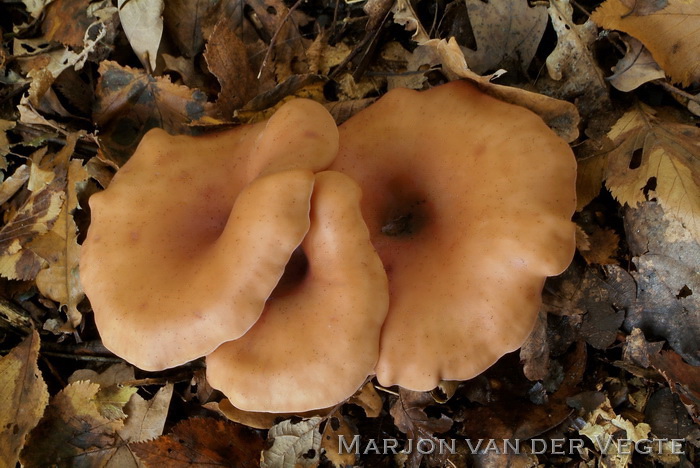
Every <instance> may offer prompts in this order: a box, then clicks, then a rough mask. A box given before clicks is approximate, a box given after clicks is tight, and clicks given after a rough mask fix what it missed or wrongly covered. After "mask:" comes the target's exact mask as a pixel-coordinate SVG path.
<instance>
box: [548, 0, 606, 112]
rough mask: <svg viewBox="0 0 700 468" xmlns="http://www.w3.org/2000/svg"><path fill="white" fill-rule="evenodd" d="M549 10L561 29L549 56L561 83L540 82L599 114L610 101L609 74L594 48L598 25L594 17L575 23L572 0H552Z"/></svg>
mask: <svg viewBox="0 0 700 468" xmlns="http://www.w3.org/2000/svg"><path fill="white" fill-rule="evenodd" d="M547 11H548V13H549V16H550V18H551V19H552V25H553V26H554V30H555V31H556V33H557V46H556V47H555V49H554V51H552V53H551V54H550V55H549V57H547V60H546V64H547V72H548V74H549V77H550V78H551V79H552V80H554V81H555V82H561V83H557V84H555V83H551V82H548V81H547V80H540V82H539V83H538V86H539V88H540V89H543V90H546V91H547V92H548V94H552V95H555V96H556V97H558V98H561V99H570V98H577V100H578V101H577V103H578V107H579V110H580V112H581V113H582V114H583V115H585V116H590V115H593V114H597V113H598V111H599V110H600V109H601V108H602V107H607V106H608V104H609V102H608V88H607V84H606V82H605V78H604V76H603V73H602V71H601V70H600V68H599V67H598V64H597V62H596V60H595V59H594V57H593V54H592V52H591V45H592V43H593V41H594V40H595V39H596V37H597V35H598V29H597V27H596V25H595V24H594V23H593V22H592V21H591V20H588V21H586V22H585V23H583V24H581V25H578V24H576V23H574V21H573V19H572V15H573V7H572V6H571V3H570V2H569V0H552V1H551V2H550V6H549V8H547Z"/></svg>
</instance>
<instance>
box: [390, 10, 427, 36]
mask: <svg viewBox="0 0 700 468" xmlns="http://www.w3.org/2000/svg"><path fill="white" fill-rule="evenodd" d="M391 11H392V13H393V14H394V22H395V23H398V24H400V25H402V26H403V27H404V28H406V30H407V31H413V40H414V41H416V42H417V43H418V44H423V43H425V42H426V41H428V40H429V39H430V36H429V35H428V33H427V32H426V31H425V29H424V28H423V25H422V24H421V22H420V21H419V20H418V18H417V17H416V12H415V11H413V7H412V6H411V2H410V1H408V0H398V1H396V2H394V6H393V7H392V9H391Z"/></svg>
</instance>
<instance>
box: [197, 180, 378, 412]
mask: <svg viewBox="0 0 700 468" xmlns="http://www.w3.org/2000/svg"><path fill="white" fill-rule="evenodd" d="M360 195H361V194H360V190H359V188H358V187H357V184H355V183H354V182H353V181H352V180H350V179H349V178H348V177H346V176H344V175H342V174H339V173H336V172H322V173H320V174H317V175H316V185H315V187H314V192H313V197H312V200H311V228H310V230H309V233H308V234H307V236H306V238H305V239H304V242H303V244H302V248H303V250H304V252H305V254H306V257H307V259H308V269H307V271H306V273H305V275H304V276H303V279H302V280H301V282H300V283H299V284H297V286H296V287H295V288H293V289H292V290H291V291H289V292H287V293H286V294H283V295H281V296H279V297H275V298H273V299H271V300H270V301H269V302H268V304H267V306H266V307H265V311H264V312H263V315H262V316H261V317H260V319H259V320H258V321H257V322H256V323H255V325H253V327H252V328H251V329H250V331H248V333H246V334H245V335H244V336H243V337H241V338H239V339H238V340H236V341H231V342H228V343H224V344H223V345H221V346H220V347H219V348H218V349H217V350H216V351H214V352H213V353H212V354H210V355H209V356H207V380H208V381H209V383H210V384H211V385H212V387H214V388H217V389H219V390H221V391H222V392H223V393H224V394H225V395H226V396H227V397H228V398H229V400H230V401H231V403H232V404H233V405H234V406H236V407H238V408H240V409H243V410H248V411H266V412H274V413H278V412H302V411H308V410H312V409H317V408H325V407H329V406H332V405H335V404H337V403H339V402H341V401H343V400H345V399H346V398H348V397H350V396H351V395H352V394H353V393H354V392H355V391H356V390H357V389H358V388H359V387H360V386H361V385H362V384H363V382H364V381H365V379H366V378H367V376H368V375H370V374H372V373H373V372H374V365H375V363H376V361H377V357H378V353H379V334H380V328H381V326H382V323H383V322H384V319H385V316H386V312H387V309H388V303H389V297H388V286H387V280H386V275H385V273H384V268H383V266H382V264H381V261H380V260H379V257H378V256H377V253H376V252H375V250H374V248H373V247H372V245H371V243H370V240H369V233H368V232H367V228H366V226H365V224H364V221H363V220H362V214H361V212H360V205H359V203H360Z"/></svg>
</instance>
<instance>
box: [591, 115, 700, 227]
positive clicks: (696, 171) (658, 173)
mask: <svg viewBox="0 0 700 468" xmlns="http://www.w3.org/2000/svg"><path fill="white" fill-rule="evenodd" d="M608 137H609V138H610V140H612V142H613V143H614V145H615V149H613V150H612V151H611V152H610V153H608V155H607V156H601V157H607V162H606V169H605V174H604V176H605V184H606V185H607V186H608V188H609V189H610V191H611V192H612V194H613V196H614V197H615V198H616V199H617V200H618V201H620V203H627V204H629V205H630V206H636V205H637V204H639V203H642V202H643V201H645V200H646V199H647V196H649V197H650V198H651V197H655V198H656V199H657V200H658V201H659V204H660V205H661V206H662V207H663V208H664V211H665V212H666V214H667V215H669V216H672V217H674V218H676V219H678V220H680V221H681V222H682V223H683V224H684V225H685V226H686V227H687V228H688V230H690V232H691V233H693V236H694V237H695V238H696V239H700V128H697V127H695V126H692V125H686V124H684V123H683V122H681V121H679V120H677V119H675V118H674V117H673V116H672V115H670V114H669V113H661V114H659V113H658V112H657V111H655V110H654V109H652V108H650V107H649V106H647V105H645V104H642V103H639V104H637V105H636V106H635V107H634V108H632V109H631V110H630V111H628V112H627V113H626V114H625V115H623V116H622V118H621V119H620V120H618V121H617V123H616V124H615V125H614V126H613V128H612V129H611V130H610V133H609V134H608Z"/></svg>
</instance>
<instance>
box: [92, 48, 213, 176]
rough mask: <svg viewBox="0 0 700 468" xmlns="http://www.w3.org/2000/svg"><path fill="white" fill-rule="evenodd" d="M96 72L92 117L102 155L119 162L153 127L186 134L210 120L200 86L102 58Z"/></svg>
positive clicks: (128, 154) (209, 112) (205, 98)
mask: <svg viewBox="0 0 700 468" xmlns="http://www.w3.org/2000/svg"><path fill="white" fill-rule="evenodd" d="M99 72H100V79H99V81H98V84H97V89H96V99H97V100H96V103H95V111H94V118H95V121H96V123H97V125H98V126H99V127H100V129H101V131H100V137H101V138H100V143H101V145H102V149H103V151H104V154H105V156H106V157H107V159H109V160H111V161H113V162H115V163H117V164H118V165H120V166H121V165H122V164H124V162H125V161H126V160H127V159H128V158H129V156H131V153H133V151H134V149H135V148H136V145H137V144H138V143H139V141H141V137H142V136H143V135H144V134H145V133H146V132H147V131H148V130H150V129H151V128H153V127H160V128H163V129H165V130H166V131H168V132H170V133H188V132H190V131H191V127H190V125H192V124H195V123H205V122H211V123H213V122H214V121H212V119H211V116H212V115H213V107H212V106H211V104H210V103H208V102H207V96H206V95H205V94H204V93H203V92H202V91H200V90H196V89H190V88H187V87H185V86H178V85H175V84H172V83H171V82H170V81H169V80H168V79H167V78H163V77H153V76H151V75H149V74H147V73H145V72H144V71H142V70H137V69H134V68H130V67H122V66H121V65H119V64H118V63H116V62H110V61H103V62H102V63H101V64H100V68H99Z"/></svg>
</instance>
